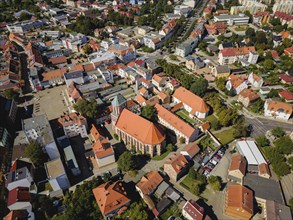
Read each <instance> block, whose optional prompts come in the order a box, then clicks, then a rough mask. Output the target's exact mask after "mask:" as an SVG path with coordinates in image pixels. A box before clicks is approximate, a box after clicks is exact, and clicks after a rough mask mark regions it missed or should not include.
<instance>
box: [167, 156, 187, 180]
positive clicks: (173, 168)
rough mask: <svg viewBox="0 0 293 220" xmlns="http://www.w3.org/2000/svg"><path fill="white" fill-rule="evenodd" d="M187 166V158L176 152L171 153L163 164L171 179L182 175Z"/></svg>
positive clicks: (185, 171) (176, 178)
mask: <svg viewBox="0 0 293 220" xmlns="http://www.w3.org/2000/svg"><path fill="white" fill-rule="evenodd" d="M188 168H189V163H188V161H187V159H186V158H185V157H184V156H183V155H182V154H178V153H173V154H172V155H171V157H170V158H168V159H167V160H166V162H165V164H164V172H166V173H167V174H168V176H169V177H170V179H171V180H174V181H177V180H179V179H180V178H181V177H182V176H184V175H185V174H186V173H187V171H188Z"/></svg>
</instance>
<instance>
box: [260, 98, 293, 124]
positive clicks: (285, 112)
mask: <svg viewBox="0 0 293 220" xmlns="http://www.w3.org/2000/svg"><path fill="white" fill-rule="evenodd" d="M292 111H293V110H292V105H291V104H288V103H285V102H278V101H273V100H271V99H267V100H266V102H265V104H264V115H265V116H267V117H274V118H277V119H284V120H288V119H289V118H290V117H291V115H292Z"/></svg>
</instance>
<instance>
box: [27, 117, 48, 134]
mask: <svg viewBox="0 0 293 220" xmlns="http://www.w3.org/2000/svg"><path fill="white" fill-rule="evenodd" d="M48 124H49V121H48V118H47V116H46V115H37V116H34V117H32V118H27V119H24V120H23V130H25V131H26V130H31V129H36V128H39V127H46V126H47V125H48Z"/></svg>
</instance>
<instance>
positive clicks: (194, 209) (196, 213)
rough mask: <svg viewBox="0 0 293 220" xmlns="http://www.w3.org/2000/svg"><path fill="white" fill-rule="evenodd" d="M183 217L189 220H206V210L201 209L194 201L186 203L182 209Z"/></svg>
mask: <svg viewBox="0 0 293 220" xmlns="http://www.w3.org/2000/svg"><path fill="white" fill-rule="evenodd" d="M182 215H183V216H184V218H186V219H187V220H204V219H206V218H205V212H204V208H203V207H201V206H200V205H198V204H197V203H196V201H194V200H192V199H191V200H189V201H186V203H185V204H184V206H183V208H182Z"/></svg>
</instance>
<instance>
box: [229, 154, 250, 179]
mask: <svg viewBox="0 0 293 220" xmlns="http://www.w3.org/2000/svg"><path fill="white" fill-rule="evenodd" d="M246 167H247V162H246V160H245V158H244V157H243V156H241V155H240V154H235V155H233V156H232V159H231V163H230V167H229V169H228V179H229V180H230V181H233V182H237V183H239V184H242V181H243V177H244V176H245V174H246Z"/></svg>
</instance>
